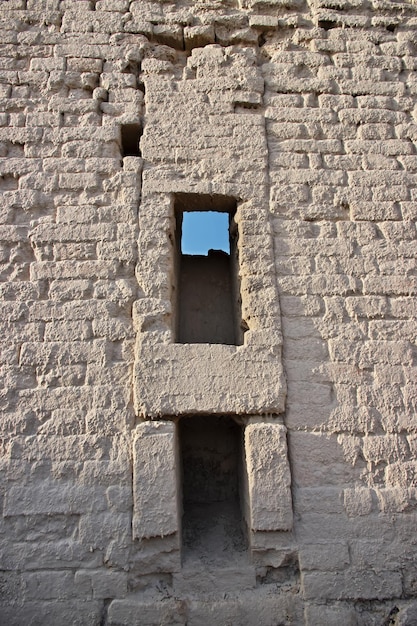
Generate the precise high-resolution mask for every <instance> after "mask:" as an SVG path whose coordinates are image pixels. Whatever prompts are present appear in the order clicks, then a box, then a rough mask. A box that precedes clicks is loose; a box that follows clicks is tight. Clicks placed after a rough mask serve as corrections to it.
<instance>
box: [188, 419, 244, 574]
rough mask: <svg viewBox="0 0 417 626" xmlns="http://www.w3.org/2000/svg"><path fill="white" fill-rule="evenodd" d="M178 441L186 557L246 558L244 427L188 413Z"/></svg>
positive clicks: (212, 560)
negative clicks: (243, 504) (243, 513)
mask: <svg viewBox="0 0 417 626" xmlns="http://www.w3.org/2000/svg"><path fill="white" fill-rule="evenodd" d="M179 441H180V452H181V463H182V468H181V471H182V504H183V517H182V554H183V560H184V561H187V562H189V561H193V560H199V561H200V562H201V561H203V562H206V563H212V564H224V563H227V564H230V563H231V562H232V563H236V562H242V561H246V551H247V541H246V533H245V524H244V522H243V516H242V510H241V508H242V507H241V501H242V495H241V494H242V489H243V484H244V480H243V463H242V456H243V455H242V449H243V432H242V428H241V427H240V426H239V425H238V424H237V423H236V422H235V421H234V420H233V419H232V418H230V417H227V416H218V415H209V416H194V417H184V418H182V419H181V420H180V422H179Z"/></svg>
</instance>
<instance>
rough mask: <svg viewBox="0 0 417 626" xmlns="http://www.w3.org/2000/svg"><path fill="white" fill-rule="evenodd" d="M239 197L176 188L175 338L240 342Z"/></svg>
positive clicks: (225, 342)
mask: <svg viewBox="0 0 417 626" xmlns="http://www.w3.org/2000/svg"><path fill="white" fill-rule="evenodd" d="M235 211H236V201H235V199H234V198H230V197H227V196H205V195H201V196H200V195H197V194H178V195H177V196H176V201H175V212H176V225H177V226H176V228H177V236H176V240H177V264H176V266H177V272H176V273H177V278H176V283H177V289H178V296H177V307H176V309H177V343H220V344H226V345H227V344H228V345H240V344H241V343H242V342H243V336H242V335H243V334H242V332H241V304H240V287H239V276H238V268H239V263H238V258H237V241H236V240H237V228H236V225H235V222H234V214H235Z"/></svg>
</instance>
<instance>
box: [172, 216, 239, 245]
mask: <svg viewBox="0 0 417 626" xmlns="http://www.w3.org/2000/svg"><path fill="white" fill-rule="evenodd" d="M182 218H183V219H182V239H181V252H182V253H183V254H204V255H206V254H207V253H208V251H209V250H210V249H212V250H224V252H227V253H228V254H230V242H229V214H228V213H219V212H217V211H184V213H183V214H182Z"/></svg>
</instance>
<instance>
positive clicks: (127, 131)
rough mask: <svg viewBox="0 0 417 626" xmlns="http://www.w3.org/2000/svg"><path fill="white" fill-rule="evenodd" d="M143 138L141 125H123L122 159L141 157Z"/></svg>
mask: <svg viewBox="0 0 417 626" xmlns="http://www.w3.org/2000/svg"><path fill="white" fill-rule="evenodd" d="M141 137H142V126H141V125H140V124H123V125H122V126H121V141H122V157H127V156H134V157H140V156H141V152H140V148H139V141H140V138H141Z"/></svg>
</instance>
